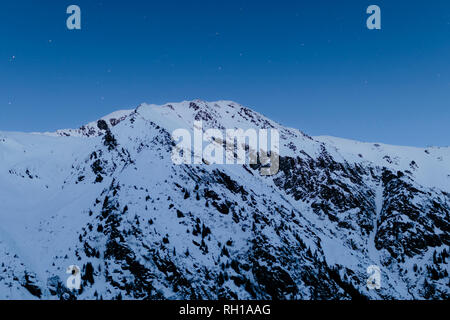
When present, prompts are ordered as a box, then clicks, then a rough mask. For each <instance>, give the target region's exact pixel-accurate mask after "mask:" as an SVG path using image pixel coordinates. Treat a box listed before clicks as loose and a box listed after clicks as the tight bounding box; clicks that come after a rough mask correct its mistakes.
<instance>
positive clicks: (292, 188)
mask: <svg viewBox="0 0 450 320" xmlns="http://www.w3.org/2000/svg"><path fill="white" fill-rule="evenodd" d="M195 121H202V123H203V129H204V130H206V129H209V128H211V129H220V130H225V129H236V128H242V129H244V130H246V129H250V128H254V129H276V130H278V132H279V134H280V159H279V161H280V164H279V171H278V173H277V174H276V175H273V176H261V175H260V174H259V170H258V167H259V166H258V165H206V164H203V165H175V164H173V163H172V161H171V153H172V148H173V145H174V141H172V138H171V133H172V132H173V130H175V129H178V128H185V129H188V130H192V128H193V125H194V122H195ZM449 213H450V148H437V147H434V148H426V149H422V148H412V147H399V146H390V145H384V144H379V143H361V142H356V141H350V140H344V139H339V138H333V137H310V136H308V135H306V134H304V133H303V132H301V131H299V130H297V129H291V128H286V127H283V126H282V125H280V124H278V123H276V122H274V121H272V120H270V119H268V118H266V117H264V116H263V115H261V114H259V113H257V112H255V111H253V110H251V109H249V108H246V107H244V106H241V105H239V104H237V103H235V102H231V101H217V102H205V101H201V100H194V101H184V102H181V103H170V104H165V105H162V106H157V105H147V104H142V105H140V106H139V107H137V108H136V109H133V110H125V111H118V112H115V113H112V114H110V115H108V116H106V117H103V118H102V119H99V120H98V121H96V122H92V123H89V124H86V125H85V126H83V127H81V128H79V129H66V130H59V131H57V132H54V133H33V134H26V133H9V132H0V298H1V299H39V298H40V299H100V298H102V299H116V298H117V299H119V298H125V299H218V298H226V299H448V298H449V294H450V289H449V288H450V283H449V277H448V272H449V264H448V261H449V244H450V236H449V231H450V225H449V221H450V220H449ZM72 265H78V266H79V267H80V269H81V275H82V281H81V283H82V285H81V289H80V290H78V291H76V292H74V291H70V290H68V289H67V287H66V279H67V277H68V276H69V275H68V274H66V270H67V268H68V267H69V266H72ZM370 266H376V267H378V268H379V273H380V287H379V289H371V288H370V286H368V279H369V278H370V277H371V276H373V275H372V274H371V273H370V271H369V270H374V268H372V269H370V268H369V269H368V267H370ZM377 270H378V269H377ZM368 272H369V273H368Z"/></svg>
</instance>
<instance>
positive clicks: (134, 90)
mask: <svg viewBox="0 0 450 320" xmlns="http://www.w3.org/2000/svg"><path fill="white" fill-rule="evenodd" d="M71 4H77V5H79V6H80V7H81V10H82V30H80V31H69V30H67V28H66V18H67V16H68V15H67V14H66V8H67V7H68V6H69V5H71ZM371 4H377V5H378V6H380V8H381V14H382V30H368V29H367V28H366V19H367V17H368V15H367V14H366V13H365V11H366V8H367V7H368V6H369V5H371ZM0 40H1V41H0V114H1V116H0V130H3V131H52V130H56V129H60V128H67V127H79V126H81V125H82V124H84V123H86V122H89V121H92V120H95V119H97V118H99V117H101V116H103V115H105V114H107V113H110V112H112V111H115V110H117V109H123V108H133V107H135V106H137V105H138V104H139V103H141V102H148V103H156V104H160V103H165V102H176V101H181V100H190V99H196V98H200V99H204V100H222V99H226V100H234V101H236V102H239V103H241V104H244V105H247V106H249V107H251V108H253V109H255V110H257V111H259V112H261V113H263V114H265V115H266V116H268V117H270V118H272V119H274V120H276V121H278V122H280V123H282V124H284V125H287V126H291V127H296V128H299V129H301V130H303V131H305V132H306V133H308V134H311V135H334V136H339V137H344V138H352V139H357V140H362V141H370V142H385V143H391V144H401V145H413V146H427V145H441V146H444V145H450V130H449V122H450V2H449V1H446V0H442V1H437V0H430V1H426V2H423V1H402V0H397V1H384V0H383V1H381V0H373V1H364V0H358V1H357V0H354V1H353V0H347V1H324V0H315V1H300V0H299V1H292V0H289V1H282V0H278V1H264V0H260V1H249V0H248V1H233V0H229V1H211V0H208V1H204V0H199V1H158V2H156V1H142V0H128V1H93V0H89V1H86V0H71V1H62V0H60V1H54V0H40V1H39V2H37V1H31V0H28V1H21V0H17V1H8V2H5V1H2V2H1V4H0Z"/></svg>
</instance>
